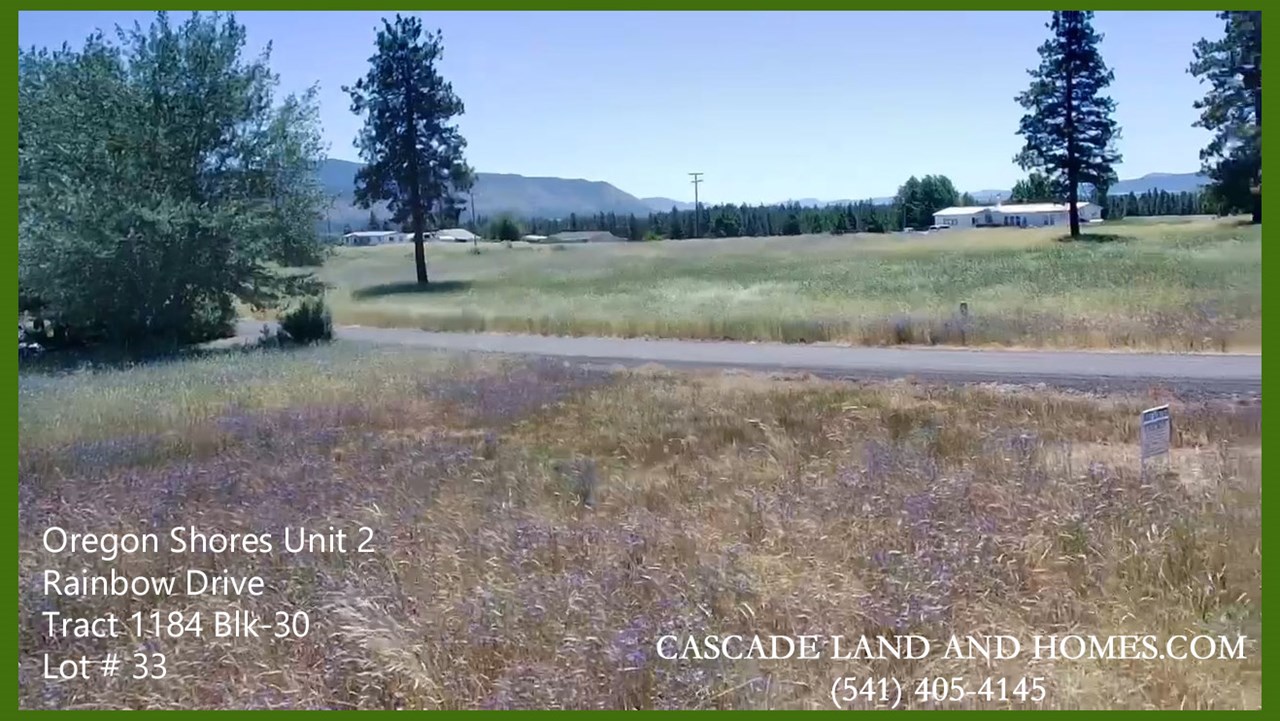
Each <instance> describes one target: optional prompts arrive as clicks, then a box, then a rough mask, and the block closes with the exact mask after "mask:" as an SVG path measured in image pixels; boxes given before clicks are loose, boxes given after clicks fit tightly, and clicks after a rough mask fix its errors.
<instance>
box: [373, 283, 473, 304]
mask: <svg viewBox="0 0 1280 721" xmlns="http://www.w3.org/2000/svg"><path fill="white" fill-rule="evenodd" d="M470 287H471V281H469V280H433V281H431V282H430V283H427V284H426V285H422V284H420V283H418V282H416V281H411V280H407V281H400V282H396V283H379V284H377V285H368V286H365V287H363V288H357V289H355V290H353V291H351V297H352V298H354V299H355V300H369V299H371V298H385V297H387V296H391V295H427V294H433V293H456V292H459V291H464V290H467V289H469V288H470Z"/></svg>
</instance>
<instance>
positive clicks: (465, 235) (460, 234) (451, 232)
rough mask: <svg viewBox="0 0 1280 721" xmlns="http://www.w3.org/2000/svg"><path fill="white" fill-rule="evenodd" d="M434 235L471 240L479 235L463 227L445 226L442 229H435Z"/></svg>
mask: <svg viewBox="0 0 1280 721" xmlns="http://www.w3.org/2000/svg"><path fill="white" fill-rule="evenodd" d="M435 235H436V237H437V238H453V239H455V240H471V239H472V238H476V237H479V236H477V235H476V234H475V233H472V232H471V231H469V230H466V229H465V228H445V229H444V230H437V231H436V233H435Z"/></svg>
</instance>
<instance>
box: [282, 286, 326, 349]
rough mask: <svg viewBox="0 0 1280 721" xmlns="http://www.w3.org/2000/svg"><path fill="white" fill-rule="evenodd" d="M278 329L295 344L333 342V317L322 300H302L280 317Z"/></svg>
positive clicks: (318, 298) (316, 298) (313, 298)
mask: <svg viewBox="0 0 1280 721" xmlns="http://www.w3.org/2000/svg"><path fill="white" fill-rule="evenodd" d="M280 329H281V330H282V331H284V332H285V333H286V334H288V336H289V339H290V340H292V341H294V342H295V343H320V342H327V341H331V340H333V316H332V315H331V314H330V313H329V307H328V306H327V305H325V302H324V298H322V297H319V296H315V297H311V298H304V299H302V302H300V303H299V304H298V305H297V307H294V308H290V309H289V310H288V311H286V312H285V314H284V315H283V316H281V317H280Z"/></svg>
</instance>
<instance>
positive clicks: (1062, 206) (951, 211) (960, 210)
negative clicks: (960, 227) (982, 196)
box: [934, 200, 1092, 216]
mask: <svg viewBox="0 0 1280 721" xmlns="http://www.w3.org/2000/svg"><path fill="white" fill-rule="evenodd" d="M1086 205H1092V203H1089V202H1087V201H1083V200H1082V201H1079V202H1077V203H1076V207H1077V208H1083V207H1085V206H1086ZM993 210H995V211H999V212H1001V213H1065V212H1067V204H1066V203H1008V204H999V205H971V206H956V207H953V208H943V209H942V210H939V211H938V212H936V213H934V215H944V216H945V215H977V214H978V213H985V212H990V211H993Z"/></svg>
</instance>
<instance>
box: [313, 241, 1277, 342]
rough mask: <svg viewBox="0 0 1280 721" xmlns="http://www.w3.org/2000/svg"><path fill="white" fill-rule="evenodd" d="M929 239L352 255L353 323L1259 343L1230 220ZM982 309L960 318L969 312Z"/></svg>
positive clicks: (1257, 253)
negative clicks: (426, 278) (428, 282)
mask: <svg viewBox="0 0 1280 721" xmlns="http://www.w3.org/2000/svg"><path fill="white" fill-rule="evenodd" d="M1060 237H1061V229H1058V228H1047V229H1016V228H1009V229H983V230H971V231H947V232H945V233H937V234H930V235H912V236H904V235H900V234H899V235H865V234H864V235H846V236H800V237H792V238H731V239H724V240H696V241H666V242H657V243H619V244H600V245H571V246H564V245H561V246H551V247H547V246H543V247H537V246H532V247H531V246H528V245H520V244H517V245H516V246H515V247H511V248H508V247H505V246H504V245H503V244H500V243H486V244H481V245H480V248H481V250H482V252H481V253H480V254H479V255H473V254H472V253H471V252H470V250H471V245H470V244H435V245H432V246H430V249H429V251H428V259H429V263H430V267H431V276H432V278H433V279H434V280H435V281H436V283H435V284H434V285H433V286H431V287H430V288H428V289H427V290H425V291H424V290H423V289H421V288H419V287H417V286H416V284H415V283H413V265H412V252H413V251H412V247H411V246H409V245H395V246H382V247H375V248H343V249H340V250H339V251H338V252H337V254H336V256H335V257H333V258H332V259H330V261H329V262H328V263H327V264H326V265H325V267H324V268H322V269H321V270H320V275H321V277H322V278H324V279H325V280H326V281H328V282H329V283H330V284H331V286H332V291H331V293H330V301H331V303H332V305H333V308H334V313H335V318H336V320H337V322H339V323H348V324H360V325H378V326H393V327H394V326H399V327H418V328H425V329H428V330H460V331H505V332H521V333H526V332H527V333H540V334H547V335H604V336H629V337H637V336H650V337H679V338H704V339H732V340H760V341H787V342H823V341H829V342H837V343H848V344H855V345H894V344H957V345H959V344H963V345H974V346H986V345H994V346H1006V347H1008V346H1021V347H1076V348H1103V349H1143V350H1157V351H1175V352H1185V351H1209V352H1222V351H1244V352H1253V351H1256V350H1258V349H1259V348H1260V347H1261V328H1262V321H1261V318H1262V310H1261V300H1262V275H1261V273H1262V262H1261V258H1262V255H1261V232H1260V229H1259V228H1257V227H1249V226H1241V225H1239V224H1238V222H1237V221H1234V220H1212V219H1203V218H1197V219H1162V220H1161V221H1160V222H1132V223H1129V222H1121V223H1118V224H1114V225H1111V224H1107V225H1104V226H1100V227H1094V228H1090V229H1089V232H1088V235H1087V236H1086V238H1088V240H1085V241H1082V242H1076V243H1063V242H1060ZM962 302H964V303H968V305H969V309H970V313H971V317H970V318H969V319H967V320H965V321H963V322H962V321H961V319H960V318H959V316H958V308H959V305H960V303H962Z"/></svg>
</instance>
